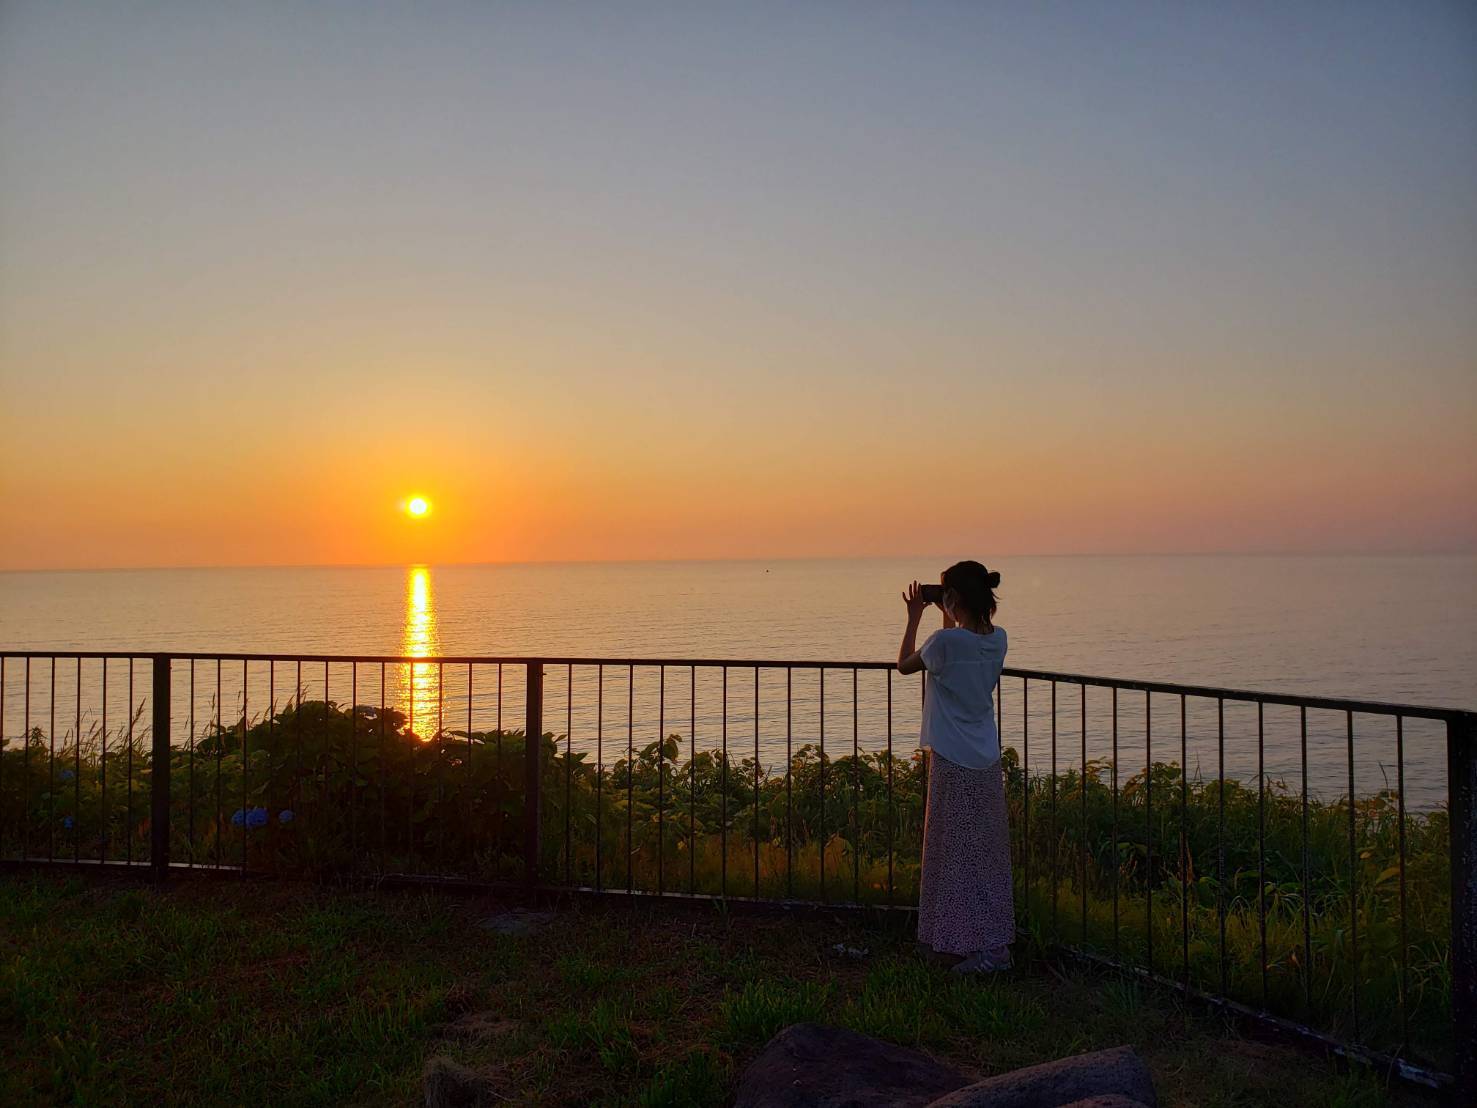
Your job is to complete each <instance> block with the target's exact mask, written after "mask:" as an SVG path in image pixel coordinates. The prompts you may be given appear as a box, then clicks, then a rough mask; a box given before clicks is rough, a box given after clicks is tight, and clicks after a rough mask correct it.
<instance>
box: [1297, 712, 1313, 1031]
mask: <svg viewBox="0 0 1477 1108" xmlns="http://www.w3.org/2000/svg"><path fill="white" fill-rule="evenodd" d="M1298 720H1299V733H1300V744H1301V757H1302V769H1303V784H1302V794H1303V858H1302V861H1303V1005H1304V1007H1305V1008H1308V1007H1311V1005H1312V1002H1313V993H1312V989H1313V925H1312V919H1311V917H1310V915H1309V905H1308V863H1309V859H1308V709H1307V707H1306V706H1302V707H1299V708H1298Z"/></svg>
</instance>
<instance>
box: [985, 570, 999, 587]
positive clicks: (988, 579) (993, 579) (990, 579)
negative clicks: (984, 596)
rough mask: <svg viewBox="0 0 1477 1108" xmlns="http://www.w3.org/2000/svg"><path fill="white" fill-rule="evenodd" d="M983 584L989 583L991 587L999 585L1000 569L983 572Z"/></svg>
mask: <svg viewBox="0 0 1477 1108" xmlns="http://www.w3.org/2000/svg"><path fill="white" fill-rule="evenodd" d="M985 584H987V585H989V586H990V588H992V589H998V588H999V587H1000V571H999V570H998V569H997V570H993V571H991V572H990V573H987V574H985Z"/></svg>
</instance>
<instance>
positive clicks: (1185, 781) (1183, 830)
mask: <svg viewBox="0 0 1477 1108" xmlns="http://www.w3.org/2000/svg"><path fill="white" fill-rule="evenodd" d="M1189 807H1190V748H1189V728H1188V727H1187V726H1186V721H1185V694H1184V693H1180V977H1181V979H1182V981H1183V983H1184V990H1185V995H1186V996H1189V995H1190V866H1191V853H1190V830H1189V822H1188V819H1189Z"/></svg>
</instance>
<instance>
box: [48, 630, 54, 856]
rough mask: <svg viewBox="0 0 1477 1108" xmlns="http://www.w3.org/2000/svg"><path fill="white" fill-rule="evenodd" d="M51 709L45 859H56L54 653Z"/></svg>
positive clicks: (52, 660)
mask: <svg viewBox="0 0 1477 1108" xmlns="http://www.w3.org/2000/svg"><path fill="white" fill-rule="evenodd" d="M48 706H49V708H50V711H51V719H50V724H49V726H48V729H47V738H48V739H49V740H50V742H51V761H50V762H49V763H48V766H47V770H46V860H47V861H48V862H54V861H56V655H55V654H53V655H52V656H51V697H50V700H49V702H48Z"/></svg>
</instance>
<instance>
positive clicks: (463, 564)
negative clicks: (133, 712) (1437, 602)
mask: <svg viewBox="0 0 1477 1108" xmlns="http://www.w3.org/2000/svg"><path fill="white" fill-rule="evenodd" d="M1463 556H1466V557H1472V556H1477V548H1437V549H1426V550H1420V549H1411V550H1338V549H1331V550H1277V549H1258V550H1137V551H1035V552H1017V553H1012V554H1002V555H1000V558H1002V559H1005V558H1231V557H1234V558H1334V557H1336V558H1440V557H1463ZM905 558H918V559H920V560H923V559H934V560H937V559H940V558H942V559H944V560H948V559H950V558H957V555H955V554H939V553H938V552H932V553H922V554H802V555H793V554H789V555H775V556H768V555H753V556H746V557H708V558H529V559H509V560H506V561H491V560H489V561H445V562H425V561H388V562H198V563H176V564H158V565H122V566H16V567H0V574H21V573H142V572H163V571H169V570H176V571H177V570H210V569H405V568H409V567H413V566H424V567H427V568H444V569H455V568H478V567H489V566H499V567H502V566H506V567H515V566H590V565H612V566H614V565H686V564H693V563H697V564H721V563H756V562H876V561H898V560H901V559H905Z"/></svg>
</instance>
